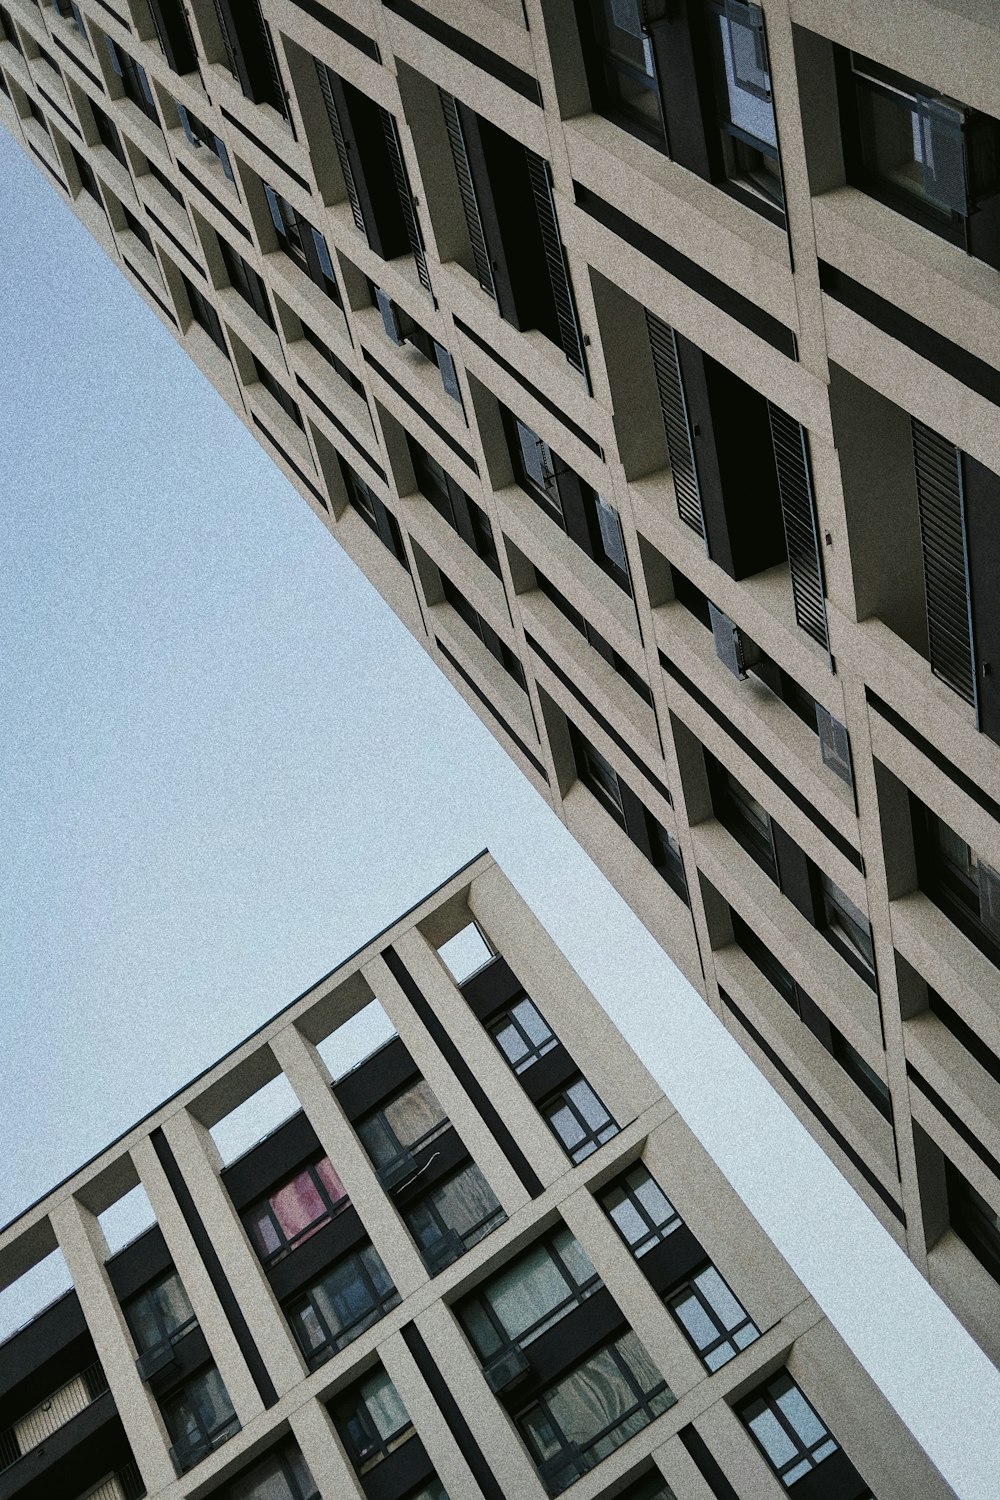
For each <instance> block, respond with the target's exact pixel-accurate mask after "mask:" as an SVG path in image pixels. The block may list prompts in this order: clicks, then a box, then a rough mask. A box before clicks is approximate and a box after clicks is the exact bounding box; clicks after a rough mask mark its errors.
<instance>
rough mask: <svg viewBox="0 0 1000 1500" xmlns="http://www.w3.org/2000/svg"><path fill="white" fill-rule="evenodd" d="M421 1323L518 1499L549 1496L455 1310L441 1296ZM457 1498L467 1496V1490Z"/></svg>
mask: <svg viewBox="0 0 1000 1500" xmlns="http://www.w3.org/2000/svg"><path fill="white" fill-rule="evenodd" d="M416 1323H417V1327H418V1328H419V1329H420V1332H421V1334H422V1335H423V1338H424V1340H425V1342H426V1344H427V1347H428V1349H429V1350H430V1352H431V1354H432V1355H433V1357H434V1361H435V1363H436V1364H437V1366H438V1367H439V1369H441V1370H446V1371H447V1372H448V1386H449V1389H450V1390H452V1391H455V1392H457V1393H459V1399H460V1405H461V1408H462V1415H463V1416H464V1417H465V1420H466V1421H467V1422H468V1424H469V1428H470V1430H471V1432H472V1434H473V1436H474V1438H475V1440H476V1442H477V1443H478V1444H479V1446H480V1448H481V1449H482V1450H483V1454H484V1455H485V1458H486V1462H487V1463H488V1464H489V1466H490V1468H491V1469H492V1471H493V1473H494V1475H495V1476H496V1479H497V1481H498V1483H499V1484H500V1486H501V1488H502V1489H503V1492H504V1494H505V1495H516V1496H517V1500H544V1496H545V1490H544V1488H543V1486H542V1482H541V1480H540V1479H539V1477H538V1474H537V1471H536V1469H535V1466H534V1464H533V1463H532V1462H531V1459H530V1458H529V1457H528V1453H527V1449H526V1448H525V1447H524V1445H523V1443H522V1442H521V1440H520V1438H519V1437H518V1436H517V1433H516V1432H515V1431H514V1428H513V1425H512V1423H511V1421H510V1419H509V1418H508V1417H507V1415H506V1413H505V1412H504V1410H503V1407H502V1406H501V1405H500V1403H499V1401H498V1400H497V1398H496V1397H495V1396H494V1394H493V1392H492V1391H491V1390H490V1388H489V1386H488V1385H487V1384H486V1381H485V1379H484V1378H483V1374H482V1371H481V1370H480V1368H479V1361H478V1360H477V1359H476V1356H475V1355H474V1354H473V1352H472V1350H471V1349H470V1347H469V1345H468V1344H467V1343H466V1341H465V1338H464V1336H463V1335H462V1333H461V1332H460V1331H459V1328H458V1324H457V1323H456V1322H455V1319H454V1317H453V1315H452V1313H451V1311H450V1310H449V1309H448V1308H447V1307H445V1306H444V1304H443V1303H441V1302H435V1303H434V1304H433V1306H431V1307H429V1308H428V1309H427V1311H426V1312H425V1313H422V1314H421V1316H420V1317H419V1318H417V1319H416ZM452 1500H464V1495H463V1494H462V1492H461V1491H459V1492H458V1495H455V1494H452Z"/></svg>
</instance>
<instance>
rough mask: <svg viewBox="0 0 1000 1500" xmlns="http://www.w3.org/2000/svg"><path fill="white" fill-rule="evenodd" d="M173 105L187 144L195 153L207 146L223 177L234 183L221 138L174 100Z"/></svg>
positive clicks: (227, 155) (226, 152) (234, 179)
mask: <svg viewBox="0 0 1000 1500" xmlns="http://www.w3.org/2000/svg"><path fill="white" fill-rule="evenodd" d="M174 104H175V105H176V106H177V118H178V119H179V120H180V122H181V129H182V130H183V131H184V134H185V135H186V136H187V138H188V141H189V143H190V144H191V145H192V146H193V147H194V148H195V150H196V151H198V150H200V149H201V148H202V146H207V147H208V149H209V151H210V152H211V154H212V155H213V156H214V157H215V159H216V161H217V162H218V163H219V166H220V167H221V168H222V170H223V173H224V174H225V176H226V177H228V179H229V181H230V182H235V181H236V177H235V175H234V173H233V168H232V163H231V162H230V160H229V152H228V151H227V150H226V143H225V141H224V140H223V139H222V137H221V136H218V135H216V133H215V131H214V130H210V129H209V128H208V126H207V125H205V124H203V123H202V121H201V120H199V119H198V116H197V115H195V114H192V113H191V111H190V110H189V109H185V107H184V105H183V104H178V102H177V100H176V99H175V100H174Z"/></svg>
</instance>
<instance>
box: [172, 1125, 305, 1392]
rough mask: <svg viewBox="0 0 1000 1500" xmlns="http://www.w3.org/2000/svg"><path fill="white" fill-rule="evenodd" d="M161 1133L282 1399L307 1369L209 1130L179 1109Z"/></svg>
mask: <svg viewBox="0 0 1000 1500" xmlns="http://www.w3.org/2000/svg"><path fill="white" fill-rule="evenodd" d="M163 1133H164V1135H165V1136H166V1138H167V1142H168V1144H169V1146H170V1148H171V1150H172V1151H173V1154H174V1156H175V1158H176V1161H177V1165H178V1167H179V1168H180V1170H181V1172H182V1173H183V1176H184V1180H185V1182H186V1184H187V1187H188V1191H189V1192H190V1194H191V1197H192V1200H193V1203H194V1208H195V1210H196V1212H197V1213H198V1215H199V1216H200V1218H201V1220H202V1223H203V1224H204V1225H205V1228H206V1230H207V1231H208V1234H209V1235H210V1237H211V1241H212V1245H213V1247H214V1249H215V1253H216V1254H217V1256H218V1257H219V1261H220V1264H221V1267H222V1273H223V1275H224V1277H225V1278H226V1281H227V1282H228V1284H229V1285H230V1286H231V1287H232V1289H233V1292H234V1294H235V1296H236V1297H237V1298H238V1300H239V1305H240V1308H241V1309H242V1312H243V1316H244V1318H245V1320H246V1324H247V1327H248V1329H249V1332H250V1337H251V1338H252V1340H253V1342H254V1344H255V1345H256V1347H257V1350H258V1352H259V1354H260V1357H261V1359H262V1360H263V1362H264V1366H265V1368H266V1370H267V1372H268V1374H269V1375H270V1377H271V1381H272V1382H273V1384H274V1388H275V1390H276V1391H277V1393H278V1395H279V1396H281V1395H283V1394H284V1393H285V1392H286V1391H289V1390H291V1388H292V1387H293V1386H295V1385H297V1384H298V1383H299V1381H300V1380H302V1378H303V1374H304V1370H303V1365H302V1361H301V1359H300V1357H299V1354H298V1351H297V1349H296V1348H295V1345H294V1342H293V1339H292V1334H291V1331H290V1329H289V1327H288V1324H287V1323H286V1322H285V1319H284V1317H283V1315H282V1312H281V1309H280V1308H279V1307H278V1304H277V1302H276V1301H275V1299H274V1297H273V1295H272V1293H271V1289H270V1287H269V1286H268V1284H267V1280H266V1278H265V1276H264V1273H263V1271H262V1270H261V1267H260V1264H259V1262H258V1260H257V1257H256V1255H255V1254H254V1252H253V1250H252V1249H251V1247H250V1243H249V1241H248V1240H247V1238H246V1235H245V1234H244V1232H243V1226H242V1224H241V1223H240V1220H239V1215H238V1214H237V1212H236V1210H235V1209H234V1207H233V1205H232V1203H231V1201H230V1198H229V1195H228V1193H227V1192H226V1190H225V1188H224V1186H223V1184H222V1182H221V1180H220V1178H219V1172H218V1164H219V1153H218V1151H217V1150H216V1147H215V1142H214V1141H213V1140H212V1137H211V1136H210V1135H209V1133H208V1131H207V1130H206V1128H205V1126H204V1125H202V1124H201V1123H200V1122H199V1121H198V1120H196V1119H195V1118H194V1117H193V1115H190V1114H189V1113H188V1112H187V1110H180V1111H178V1113H177V1114H175V1115H172V1116H171V1117H170V1119H169V1120H167V1121H166V1123H165V1124H164V1127H163Z"/></svg>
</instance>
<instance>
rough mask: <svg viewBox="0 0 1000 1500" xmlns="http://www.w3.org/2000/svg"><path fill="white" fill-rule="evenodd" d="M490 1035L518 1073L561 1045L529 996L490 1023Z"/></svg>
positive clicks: (523, 1071) (516, 1002) (526, 1069)
mask: <svg viewBox="0 0 1000 1500" xmlns="http://www.w3.org/2000/svg"><path fill="white" fill-rule="evenodd" d="M490 1036H491V1037H492V1038H493V1040H494V1041H495V1042H496V1044H497V1046H498V1047H499V1048H500V1051H501V1052H502V1053H503V1055H504V1057H505V1058H506V1059H507V1061H508V1062H509V1063H510V1066H511V1067H512V1068H513V1070H514V1072H515V1073H526V1072H527V1071H528V1069H529V1068H530V1067H531V1066H532V1065H533V1064H534V1063H536V1062H538V1060H539V1058H542V1057H544V1056H545V1054H546V1052H551V1051H552V1049H553V1047H558V1045H559V1038H558V1037H557V1036H556V1034H555V1032H554V1031H553V1030H552V1028H551V1027H550V1025H549V1023H548V1021H546V1019H545V1017H544V1016H543V1015H542V1013H541V1011H540V1010H539V1009H538V1007H537V1006H536V1004H535V1002H534V1001H533V1000H529V999H528V997H527V995H525V996H524V997H523V998H522V999H520V1000H516V1001H515V1002H514V1004H513V1005H512V1006H511V1007H510V1008H509V1010H505V1011H504V1013H503V1015H502V1016H499V1017H498V1018H497V1019H496V1020H494V1021H491V1022H490Z"/></svg>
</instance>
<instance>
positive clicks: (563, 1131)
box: [549, 1104, 584, 1149]
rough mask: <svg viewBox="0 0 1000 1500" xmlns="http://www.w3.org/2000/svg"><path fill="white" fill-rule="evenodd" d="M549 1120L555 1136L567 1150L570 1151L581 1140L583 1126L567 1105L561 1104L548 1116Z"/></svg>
mask: <svg viewBox="0 0 1000 1500" xmlns="http://www.w3.org/2000/svg"><path fill="white" fill-rule="evenodd" d="M549 1120H550V1122H551V1125H552V1128H553V1130H554V1131H555V1133H556V1135H557V1136H558V1137H559V1139H560V1140H561V1141H562V1143H563V1145H564V1146H566V1147H567V1148H569V1149H572V1147H574V1146H576V1145H578V1144H579V1143H580V1141H582V1140H583V1137H584V1129H583V1126H582V1125H581V1124H580V1121H579V1120H578V1119H577V1117H576V1115H575V1114H574V1113H573V1111H572V1110H571V1109H570V1108H569V1105H567V1104H563V1105H561V1106H560V1107H558V1108H557V1109H555V1110H553V1111H552V1113H551V1114H550V1115H549Z"/></svg>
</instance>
